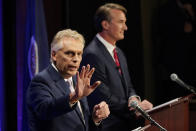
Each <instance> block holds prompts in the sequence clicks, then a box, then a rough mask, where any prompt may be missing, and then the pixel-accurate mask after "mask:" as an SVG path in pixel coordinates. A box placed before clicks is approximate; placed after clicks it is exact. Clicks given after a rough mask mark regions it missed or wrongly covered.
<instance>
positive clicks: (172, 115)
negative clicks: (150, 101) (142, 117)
mask: <svg viewBox="0 0 196 131" xmlns="http://www.w3.org/2000/svg"><path fill="white" fill-rule="evenodd" d="M194 97H195V95H194V94H190V95H188V96H185V97H181V98H176V99H173V100H171V101H169V102H166V103H164V104H161V105H159V106H156V107H154V108H153V109H152V110H149V111H147V112H148V114H149V115H150V116H151V117H152V118H153V119H154V120H155V121H156V122H157V123H159V124H160V125H161V126H162V127H164V128H165V129H166V130H167V131H196V124H195V123H194V122H195V121H196V102H195V101H193V100H194V99H193V98H194ZM145 125H150V122H149V121H148V120H146V121H145ZM145 131H160V129H159V128H158V127H156V126H154V125H150V126H148V128H147V129H145Z"/></svg>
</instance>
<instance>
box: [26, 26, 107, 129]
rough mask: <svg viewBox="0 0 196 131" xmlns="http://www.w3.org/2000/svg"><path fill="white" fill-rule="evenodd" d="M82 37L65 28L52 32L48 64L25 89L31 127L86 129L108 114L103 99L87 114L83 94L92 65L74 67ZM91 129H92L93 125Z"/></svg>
mask: <svg viewBox="0 0 196 131" xmlns="http://www.w3.org/2000/svg"><path fill="white" fill-rule="evenodd" d="M83 48H84V38H83V36H82V35H81V34H79V33H78V32H76V31H73V30H70V29H67V30H63V31H60V32H58V33H57V34H56V36H55V37H54V39H53V42H52V44H51V61H52V63H51V65H49V66H48V67H47V68H46V69H45V70H43V71H42V72H40V73H39V74H38V75H36V76H35V77H34V78H33V79H32V81H31V83H30V86H29V88H28V91H27V113H28V118H29V128H30V130H31V131H89V130H90V127H96V126H99V124H100V122H101V120H102V119H104V118H106V117H107V116H108V115H109V113H110V112H109V108H108V105H107V104H106V103H105V102H101V103H99V104H97V105H95V106H94V109H93V113H92V115H90V113H89V108H88V103H87V99H86V96H88V95H89V94H91V93H92V92H93V91H94V90H95V88H96V87H97V86H98V85H99V84H100V81H96V82H95V83H94V84H93V85H92V86H91V85H90V80H91V77H92V75H93V72H94V70H95V69H94V68H92V69H90V66H89V65H87V66H86V67H85V66H83V67H82V71H81V72H80V73H79V72H78V68H79V66H80V62H81V60H82V54H83ZM93 131H95V129H93Z"/></svg>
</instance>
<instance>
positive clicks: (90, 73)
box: [87, 68, 95, 78]
mask: <svg viewBox="0 0 196 131" xmlns="http://www.w3.org/2000/svg"><path fill="white" fill-rule="evenodd" d="M94 72H95V68H92V69H91V70H90V71H89V73H88V76H87V77H88V78H91V77H92V75H93V73H94Z"/></svg>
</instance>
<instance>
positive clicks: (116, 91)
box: [81, 37, 136, 131]
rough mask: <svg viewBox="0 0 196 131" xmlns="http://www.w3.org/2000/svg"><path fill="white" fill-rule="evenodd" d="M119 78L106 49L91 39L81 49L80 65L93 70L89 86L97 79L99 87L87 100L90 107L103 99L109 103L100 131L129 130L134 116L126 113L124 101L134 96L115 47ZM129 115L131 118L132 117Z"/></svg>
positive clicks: (126, 69)
mask: <svg viewBox="0 0 196 131" xmlns="http://www.w3.org/2000/svg"><path fill="white" fill-rule="evenodd" d="M116 50H117V52H118V57H119V61H120V66H121V70H122V75H121V74H120V73H119V71H118V68H117V66H116V64H115V62H114V60H113V58H112V56H111V55H110V54H109V52H108V50H107V49H106V47H105V46H104V45H103V44H102V43H101V42H100V41H99V40H98V39H97V37H95V38H94V39H93V40H92V42H91V43H90V44H89V45H88V46H87V47H86V48H85V50H84V54H83V60H82V63H81V65H87V64H90V65H91V67H95V73H94V74H93V77H92V81H91V82H92V83H93V82H95V81H97V80H100V81H101V82H102V84H101V85H100V86H99V87H98V88H97V89H96V90H95V91H94V92H93V93H92V94H91V95H90V96H89V97H88V102H89V104H90V106H91V108H92V107H93V106H94V105H95V104H97V103H99V102H100V101H102V100H104V101H106V102H107V104H109V108H110V111H111V112H110V115H109V117H108V118H107V119H106V120H104V121H103V122H102V126H103V130H104V131H119V130H123V131H126V130H129V131H130V128H131V127H130V126H129V125H131V124H132V123H130V122H131V119H132V118H133V117H134V114H133V113H130V111H129V110H128V98H129V97H130V96H132V95H136V94H135V91H134V89H133V87H132V83H131V79H130V76H129V71H128V67H127V62H126V58H125V56H124V54H123V52H122V51H121V50H120V49H119V48H117V49H116ZM132 115H133V116H132Z"/></svg>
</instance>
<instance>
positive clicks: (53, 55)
mask: <svg viewBox="0 0 196 131" xmlns="http://www.w3.org/2000/svg"><path fill="white" fill-rule="evenodd" d="M51 58H52V60H53V61H56V52H55V51H52V53H51Z"/></svg>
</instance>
